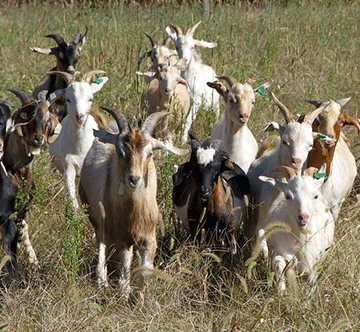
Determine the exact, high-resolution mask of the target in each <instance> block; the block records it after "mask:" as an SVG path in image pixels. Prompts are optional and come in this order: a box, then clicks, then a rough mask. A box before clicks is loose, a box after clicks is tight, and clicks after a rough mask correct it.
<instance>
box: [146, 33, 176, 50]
mask: <svg viewBox="0 0 360 332" xmlns="http://www.w3.org/2000/svg"><path fill="white" fill-rule="evenodd" d="M144 33H145V36H146V37H148V38H149V39H150V41H151V46H152V47H154V46H158V45H159V43H158V41H157V40H156V39H155V38H154V37H153V36H150V35H148V34H147V33H146V32H144ZM169 38H170V37H169Z"/></svg>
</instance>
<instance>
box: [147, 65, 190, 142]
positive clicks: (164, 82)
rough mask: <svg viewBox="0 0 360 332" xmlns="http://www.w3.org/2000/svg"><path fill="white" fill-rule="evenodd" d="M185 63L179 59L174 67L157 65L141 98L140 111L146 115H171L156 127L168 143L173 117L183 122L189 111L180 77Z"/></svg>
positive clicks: (188, 100)
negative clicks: (167, 113) (166, 113)
mask: <svg viewBox="0 0 360 332" xmlns="http://www.w3.org/2000/svg"><path fill="white" fill-rule="evenodd" d="M185 62H186V59H180V60H179V61H178V62H177V63H176V64H175V65H174V66H168V65H166V64H160V65H158V66H157V70H156V73H155V75H154V76H153V77H154V78H155V79H154V80H152V81H151V82H150V83H149V84H148V85H147V86H146V87H145V89H144V91H143V93H142V96H141V109H142V110H146V111H147V115H150V114H152V113H155V112H158V111H166V112H170V113H171V116H168V117H165V118H163V119H162V122H161V123H160V124H159V126H158V128H161V137H162V138H163V139H164V140H166V141H169V142H171V141H172V136H173V131H174V121H175V119H174V115H175V117H176V118H177V119H178V120H181V121H183V119H184V118H185V116H186V114H188V112H189V109H190V96H189V93H188V91H187V88H186V81H185V80H184V79H183V78H182V77H181V76H180V72H181V71H182V70H184V69H185ZM174 111H175V112H174ZM174 113H175V114H174Z"/></svg>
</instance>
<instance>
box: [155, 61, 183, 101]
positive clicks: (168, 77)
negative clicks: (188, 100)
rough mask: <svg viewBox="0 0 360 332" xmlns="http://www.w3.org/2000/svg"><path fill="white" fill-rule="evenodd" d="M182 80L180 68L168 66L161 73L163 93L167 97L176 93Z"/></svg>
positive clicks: (160, 81)
mask: <svg viewBox="0 0 360 332" xmlns="http://www.w3.org/2000/svg"><path fill="white" fill-rule="evenodd" d="M179 80H181V77H180V73H179V70H178V69H176V68H175V67H172V66H168V67H167V68H166V69H164V70H162V71H161V72H160V73H159V84H160V89H161V93H162V94H163V95H164V96H166V97H171V96H172V95H173V94H174V91H175V89H176V86H177V85H178V84H179Z"/></svg>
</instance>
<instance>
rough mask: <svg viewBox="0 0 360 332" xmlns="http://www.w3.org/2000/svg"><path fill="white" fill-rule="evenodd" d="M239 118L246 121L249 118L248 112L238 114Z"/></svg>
mask: <svg viewBox="0 0 360 332" xmlns="http://www.w3.org/2000/svg"><path fill="white" fill-rule="evenodd" d="M240 119H243V120H245V121H248V120H249V114H240Z"/></svg>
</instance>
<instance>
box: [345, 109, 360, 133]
mask: <svg viewBox="0 0 360 332" xmlns="http://www.w3.org/2000/svg"><path fill="white" fill-rule="evenodd" d="M341 117H342V120H343V121H344V126H345V125H349V126H354V127H356V128H357V130H358V135H359V137H360V120H359V119H356V118H354V117H352V116H350V115H347V114H345V113H342V114H341Z"/></svg>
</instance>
